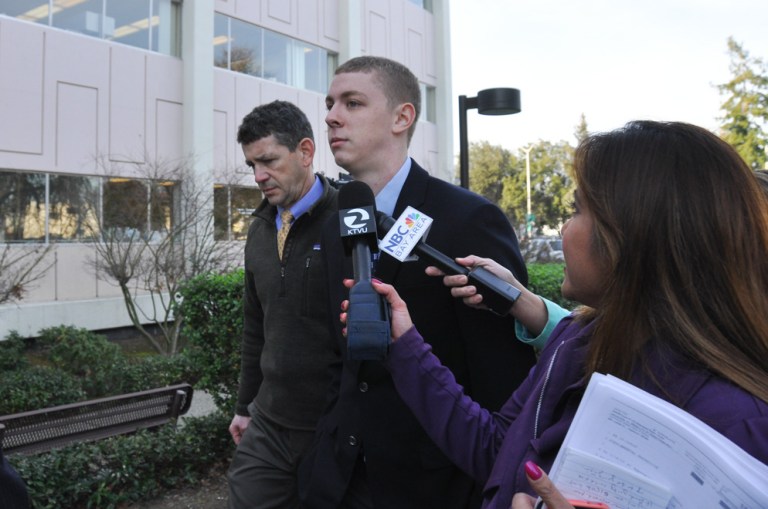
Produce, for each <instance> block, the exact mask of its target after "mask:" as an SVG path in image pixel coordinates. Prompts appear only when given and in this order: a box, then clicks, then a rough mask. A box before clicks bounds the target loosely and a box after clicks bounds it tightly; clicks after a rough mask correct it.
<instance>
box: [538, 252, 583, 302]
mask: <svg viewBox="0 0 768 509" xmlns="http://www.w3.org/2000/svg"><path fill="white" fill-rule="evenodd" d="M564 267H565V264H563V263H531V264H528V266H527V268H528V289H529V290H530V291H532V292H533V293H535V294H537V295H541V296H542V297H545V298H547V299H549V300H551V301H552V302H556V303H557V304H559V305H561V306H562V307H564V308H566V309H574V308H575V307H576V306H577V305H578V304H577V303H576V302H573V301H571V300H568V299H566V298H564V297H563V296H562V294H561V293H560V285H562V283H563V268H564Z"/></svg>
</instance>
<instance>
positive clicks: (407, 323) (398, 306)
mask: <svg viewBox="0 0 768 509" xmlns="http://www.w3.org/2000/svg"><path fill="white" fill-rule="evenodd" d="M372 283H373V289H374V290H376V292H377V293H378V294H380V295H383V296H384V298H385V299H387V302H389V311H390V318H389V327H390V333H391V334H392V342H395V341H397V339H398V338H399V337H400V336H402V335H403V334H405V333H406V331H408V329H410V328H411V327H413V320H411V315H410V313H408V306H406V304H405V301H404V300H403V299H401V298H400V295H398V293H397V290H395V287H394V286H392V285H388V284H385V283H382V282H381V281H379V280H378V279H374V280H372ZM354 284H355V281H354V280H353V279H345V280H344V286H346V287H347V288H352V286H354ZM341 311H342V312H341V315H340V316H339V319H340V320H341V323H343V324H344V325H346V324H347V312H348V311H349V301H348V300H345V301H344V302H342V303H341ZM342 332H343V333H344V336H346V335H347V328H346V327H344V329H343V331H342Z"/></svg>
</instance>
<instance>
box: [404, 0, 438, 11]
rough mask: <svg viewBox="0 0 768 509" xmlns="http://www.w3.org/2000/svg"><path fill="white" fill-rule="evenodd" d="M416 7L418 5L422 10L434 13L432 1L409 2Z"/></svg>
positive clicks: (414, 0)
mask: <svg viewBox="0 0 768 509" xmlns="http://www.w3.org/2000/svg"><path fill="white" fill-rule="evenodd" d="M408 1H409V2H411V3H412V4H414V5H418V6H419V7H421V8H422V9H424V10H425V11H427V12H434V11H432V0H408Z"/></svg>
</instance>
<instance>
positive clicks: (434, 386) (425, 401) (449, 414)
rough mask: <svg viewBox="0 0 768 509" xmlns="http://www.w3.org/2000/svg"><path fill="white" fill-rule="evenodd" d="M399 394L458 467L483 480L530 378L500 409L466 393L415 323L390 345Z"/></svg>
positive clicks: (391, 368)
mask: <svg viewBox="0 0 768 509" xmlns="http://www.w3.org/2000/svg"><path fill="white" fill-rule="evenodd" d="M385 363H386V366H387V368H388V369H389V371H390V373H391V375H392V379H393V380H394V383H395V387H396V388H397V391H398V393H399V394H400V397H401V398H402V399H403V401H405V403H406V404H407V405H408V407H409V408H410V409H411V411H412V412H413V414H414V415H415V416H416V418H417V419H418V420H419V422H420V423H421V426H422V427H423V428H424V430H425V431H426V432H427V434H428V435H429V436H430V437H431V438H432V440H433V441H434V442H435V444H437V446H438V447H440V449H441V450H442V451H443V452H444V453H445V454H446V456H448V457H449V458H450V459H451V461H453V462H454V464H456V465H457V466H458V467H459V468H461V469H462V470H464V471H465V472H467V473H468V474H469V475H471V476H472V477H473V478H474V479H475V480H476V481H478V482H480V483H482V484H484V483H485V481H486V480H487V479H488V477H489V476H490V473H491V469H492V467H493V463H494V461H495V460H496V454H497V451H498V450H499V448H500V446H501V443H502V441H503V439H504V434H505V433H506V431H507V428H508V427H509V423H510V422H511V421H513V420H514V419H515V417H516V416H517V415H518V413H519V411H520V408H521V405H520V402H521V401H524V400H525V396H524V395H523V393H524V392H527V389H528V385H529V383H530V377H529V379H527V380H526V381H525V382H524V383H523V385H521V386H520V388H519V389H518V390H517V391H515V394H514V396H513V397H511V398H510V399H509V400H508V401H507V403H505V405H504V407H503V408H502V409H501V411H500V412H498V413H492V412H489V411H488V410H486V409H484V408H481V407H480V405H479V404H477V403H476V402H475V401H473V400H472V399H470V398H469V397H468V396H466V395H465V394H464V391H463V388H462V386H461V385H459V384H458V383H457V382H456V379H455V378H454V376H453V373H451V371H450V370H449V369H448V368H446V367H445V366H443V365H442V364H441V363H440V360H439V359H438V358H437V357H436V356H435V355H434V354H432V348H431V347H430V345H429V344H427V343H425V342H424V340H423V339H422V337H421V336H420V335H419V333H418V331H417V330H416V328H415V327H412V328H411V329H409V330H408V331H407V332H406V333H405V334H403V336H401V337H400V338H399V339H398V340H397V341H396V342H395V343H394V344H393V345H392V347H391V349H390V353H389V357H388V359H387V360H386V361H385Z"/></svg>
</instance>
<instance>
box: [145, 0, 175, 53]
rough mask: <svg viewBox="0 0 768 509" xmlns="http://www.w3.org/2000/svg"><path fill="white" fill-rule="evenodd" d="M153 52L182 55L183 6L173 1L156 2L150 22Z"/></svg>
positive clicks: (156, 0) (159, 0) (162, 0)
mask: <svg viewBox="0 0 768 509" xmlns="http://www.w3.org/2000/svg"><path fill="white" fill-rule="evenodd" d="M150 31H151V32H152V34H151V36H150V37H151V39H150V40H151V42H152V47H151V49H152V51H157V52H158V53H162V54H164V55H174V56H180V55H181V4H179V3H178V2H174V1H172V0H154V1H153V2H152V17H151V21H150Z"/></svg>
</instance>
